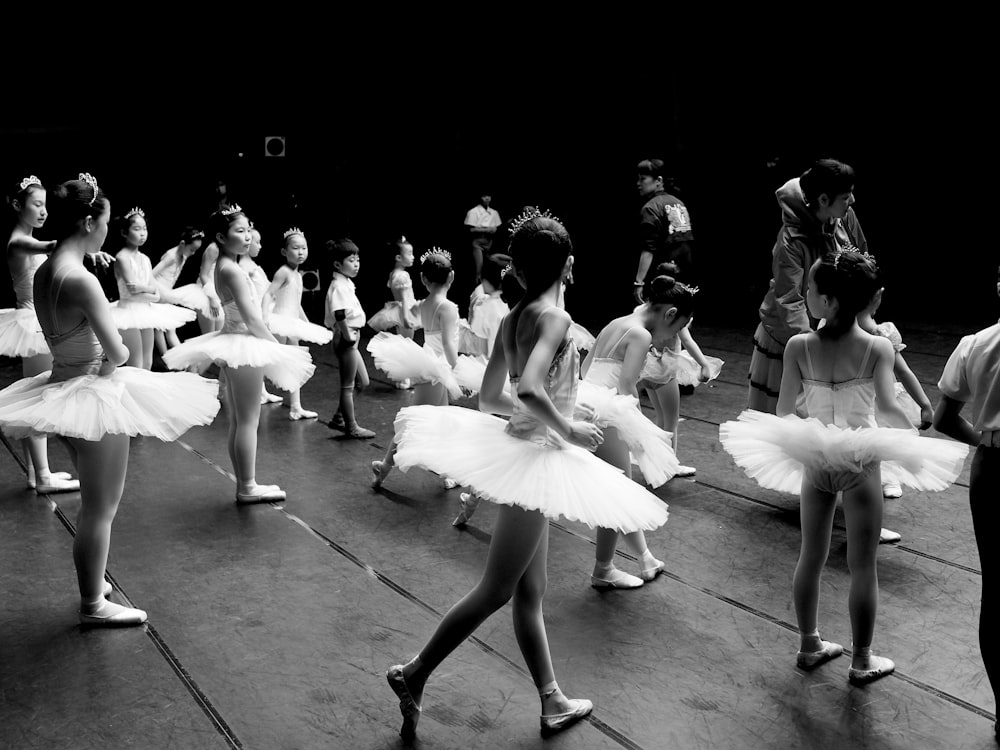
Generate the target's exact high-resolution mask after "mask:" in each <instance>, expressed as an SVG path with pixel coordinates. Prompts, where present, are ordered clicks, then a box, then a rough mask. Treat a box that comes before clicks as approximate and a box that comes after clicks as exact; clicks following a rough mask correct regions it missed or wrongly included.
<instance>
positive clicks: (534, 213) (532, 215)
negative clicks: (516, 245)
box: [508, 206, 562, 237]
mask: <svg viewBox="0 0 1000 750" xmlns="http://www.w3.org/2000/svg"><path fill="white" fill-rule="evenodd" d="M533 219H552V220H553V221H559V217H558V216H553V215H552V214H551V213H550V212H549V211H547V210H546V211H539V210H538V209H537V208H535V207H534V206H532V207H531V208H529V209H528V210H527V211H525V212H524V213H522V214H521V215H520V216H518V217H517V218H516V219H514V220H513V221H512V222H511V223H510V227H509V228H508V231H509V232H510V236H511V237H513V236H514V235H515V234H517V233H518V231H519V230H520V229H521V227H523V226H524V225H525V224H527V223H528V222H529V221H532V220H533ZM559 223H560V224H562V222H561V221H559Z"/></svg>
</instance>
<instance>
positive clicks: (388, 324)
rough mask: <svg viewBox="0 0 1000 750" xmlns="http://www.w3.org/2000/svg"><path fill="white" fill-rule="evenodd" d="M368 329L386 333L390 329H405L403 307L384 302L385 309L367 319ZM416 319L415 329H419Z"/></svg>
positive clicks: (395, 303)
mask: <svg viewBox="0 0 1000 750" xmlns="http://www.w3.org/2000/svg"><path fill="white" fill-rule="evenodd" d="M368 327H369V328H371V329H373V330H376V331H388V330H389V329H391V328H406V327H407V326H406V323H405V321H404V320H403V305H402V303H400V302H395V301H393V302H386V303H385V307H383V308H382V309H381V310H379V311H378V312H377V313H375V314H374V315H372V316H371V318H369V319H368ZM420 327H421V326H420V319H419V318H417V325H416V328H420Z"/></svg>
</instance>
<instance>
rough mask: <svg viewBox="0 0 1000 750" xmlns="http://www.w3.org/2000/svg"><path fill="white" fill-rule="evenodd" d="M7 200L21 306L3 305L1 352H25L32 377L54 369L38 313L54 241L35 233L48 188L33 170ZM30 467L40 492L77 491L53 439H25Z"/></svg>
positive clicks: (24, 365)
mask: <svg viewBox="0 0 1000 750" xmlns="http://www.w3.org/2000/svg"><path fill="white" fill-rule="evenodd" d="M7 203H8V205H9V206H10V207H11V209H12V210H13V211H14V213H16V214H17V219H16V223H15V225H14V229H13V230H12V231H11V233H10V237H9V239H8V240H7V266H8V268H9V269H10V278H11V281H12V282H13V284H14V297H15V300H16V305H17V307H14V308H8V309H5V310H0V355H3V356H5V357H20V358H21V374H22V375H24V377H26V378H28V377H31V376H33V375H39V374H41V373H43V372H48V371H49V370H51V369H52V354H51V353H50V352H49V345H48V342H47V341H46V340H45V335H44V334H43V333H42V327H41V325H39V323H38V316H37V315H35V298H34V281H35V271H37V270H38V267H39V266H40V265H42V263H44V262H45V260H46V258H48V257H49V253H50V252H52V248H54V247H55V244H56V243H55V241H54V240H51V241H48V242H42V241H40V240H37V239H35V238H34V237H33V236H32V234H33V232H34V230H35V229H40V228H41V227H42V226H43V225H44V224H45V220H46V218H47V217H48V210H47V208H46V191H45V187H44V186H43V185H42V182H41V180H39V179H38V178H37V177H35V176H34V175H31V176H30V177H25V178H24V179H22V180H21V181H20V182H19V183H18V184H17V186H16V188H15V189H14V190H13V191H12V192H11V195H9V196H8V198H7ZM21 442H22V445H23V448H24V458H25V464H26V465H27V468H28V487H29V488H32V489H34V490H35V491H36V492H40V493H45V494H48V493H52V492H75V491H76V490H78V489H80V482H79V481H78V480H76V479H73V477H72V476H71V475H70V474H68V473H67V472H64V471H51V470H50V469H49V448H48V441H47V440H46V439H45V438H43V437H28V438H25V439H24V440H22V441H21Z"/></svg>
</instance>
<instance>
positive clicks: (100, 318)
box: [53, 272, 129, 374]
mask: <svg viewBox="0 0 1000 750" xmlns="http://www.w3.org/2000/svg"><path fill="white" fill-rule="evenodd" d="M60 294H61V295H62V297H63V299H64V300H65V302H63V303H61V304H60V308H64V309H74V308H75V309H76V310H79V312H80V313H81V314H82V315H83V316H84V317H85V318H86V319H87V323H89V324H90V327H91V329H92V330H93V331H94V335H96V336H97V340H98V341H100V342H101V348H103V349H104V356H105V358H106V359H107V360H108V362H109V363H111V364H112V365H116V366H117V365H122V364H124V363H125V362H126V361H128V357H129V351H128V347H126V346H125V344H124V343H123V342H122V337H121V334H119V333H118V329H116V328H115V323H114V321H113V320H112V318H111V306H110V305H109V304H108V300H107V299H106V298H105V296H104V290H103V289H102V288H101V284H100V282H99V281H98V280H97V277H96V276H94V275H93V274H91V273H88V272H84V273H74V274H72V275H70V276H67V277H66V281H65V282H64V283H63V288H62V290H61V292H60ZM53 323H54V324H55V323H56V321H53ZM102 373H103V374H106V373H104V372H103V371H102Z"/></svg>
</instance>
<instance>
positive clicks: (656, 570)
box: [639, 557, 667, 581]
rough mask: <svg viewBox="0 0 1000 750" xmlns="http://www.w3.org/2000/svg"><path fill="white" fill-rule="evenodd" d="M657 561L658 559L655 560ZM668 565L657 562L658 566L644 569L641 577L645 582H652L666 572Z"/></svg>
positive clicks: (640, 574)
mask: <svg viewBox="0 0 1000 750" xmlns="http://www.w3.org/2000/svg"><path fill="white" fill-rule="evenodd" d="M653 559H654V560H656V558H655V557H654V558H653ZM666 567H667V565H666V563H665V562H663V560H656V564H655V565H653V566H652V567H649V568H643V569H642V570H641V571H640V572H639V577H640V578H641V579H642V580H644V581H652V580H653V579H654V578H656V576H658V575H660V573H662V572H663V571H664V570H666Z"/></svg>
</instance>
